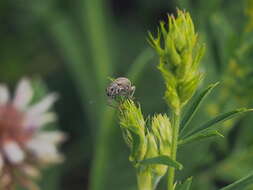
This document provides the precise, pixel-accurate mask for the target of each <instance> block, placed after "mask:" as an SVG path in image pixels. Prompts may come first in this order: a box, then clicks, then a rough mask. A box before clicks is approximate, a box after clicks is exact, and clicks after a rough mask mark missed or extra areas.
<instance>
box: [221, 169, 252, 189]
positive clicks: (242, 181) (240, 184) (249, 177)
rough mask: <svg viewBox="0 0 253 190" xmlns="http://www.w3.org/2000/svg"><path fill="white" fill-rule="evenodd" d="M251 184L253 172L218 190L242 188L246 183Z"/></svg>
mask: <svg viewBox="0 0 253 190" xmlns="http://www.w3.org/2000/svg"><path fill="white" fill-rule="evenodd" d="M251 184H253V172H252V173H250V174H249V175H247V176H246V177H244V178H242V179H239V180H238V181H236V182H234V183H232V184H230V185H228V186H226V187H223V188H221V189H220V190H244V189H245V188H246V187H247V186H248V185H251Z"/></svg>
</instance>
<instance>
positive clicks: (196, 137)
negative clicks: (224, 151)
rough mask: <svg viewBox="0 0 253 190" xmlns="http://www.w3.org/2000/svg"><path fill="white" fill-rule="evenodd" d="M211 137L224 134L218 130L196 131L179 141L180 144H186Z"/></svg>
mask: <svg viewBox="0 0 253 190" xmlns="http://www.w3.org/2000/svg"><path fill="white" fill-rule="evenodd" d="M210 137H224V136H223V135H222V134H221V133H219V132H218V131H217V130H208V131H203V132H201V133H196V134H194V135H192V136H190V137H187V138H185V139H182V140H180V141H179V142H178V145H184V144H188V143H192V142H196V141H200V140H204V139H207V138H210Z"/></svg>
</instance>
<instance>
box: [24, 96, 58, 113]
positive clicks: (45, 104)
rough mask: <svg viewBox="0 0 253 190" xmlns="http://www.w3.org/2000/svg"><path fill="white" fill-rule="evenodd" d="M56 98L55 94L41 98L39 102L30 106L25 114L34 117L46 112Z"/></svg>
mask: <svg viewBox="0 0 253 190" xmlns="http://www.w3.org/2000/svg"><path fill="white" fill-rule="evenodd" d="M57 98H58V95H57V94H49V95H48V96H46V97H45V98H44V99H42V100H41V101H40V102H39V103H37V104H35V105H34V106H32V107H30V108H29V110H28V112H27V114H28V115H29V116H31V117H34V116H37V115H40V114H42V113H44V112H46V111H47V110H48V109H49V108H50V107H51V106H52V105H53V103H54V102H55V101H56V100H57Z"/></svg>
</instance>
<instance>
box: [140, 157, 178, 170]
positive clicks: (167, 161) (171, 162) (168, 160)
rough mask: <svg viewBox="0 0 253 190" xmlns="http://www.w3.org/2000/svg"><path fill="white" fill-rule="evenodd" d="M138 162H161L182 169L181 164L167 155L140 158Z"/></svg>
mask: <svg viewBox="0 0 253 190" xmlns="http://www.w3.org/2000/svg"><path fill="white" fill-rule="evenodd" d="M140 164H162V165H167V166H170V167H174V168H176V169H179V170H181V169H183V165H182V164H180V163H179V162H177V161H175V160H173V159H172V158H170V157H169V156H157V157H153V158H148V159H145V160H142V161H141V162H140Z"/></svg>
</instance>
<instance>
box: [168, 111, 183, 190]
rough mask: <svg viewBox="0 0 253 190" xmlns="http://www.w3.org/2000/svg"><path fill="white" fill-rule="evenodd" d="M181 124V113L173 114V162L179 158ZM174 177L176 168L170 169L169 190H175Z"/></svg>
mask: <svg viewBox="0 0 253 190" xmlns="http://www.w3.org/2000/svg"><path fill="white" fill-rule="evenodd" d="M179 124H180V111H178V112H173V115H172V143H171V157H172V159H173V160H176V158H177V143H178V132H179ZM174 177H175V168H173V167H169V169H168V187H167V190H174Z"/></svg>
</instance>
